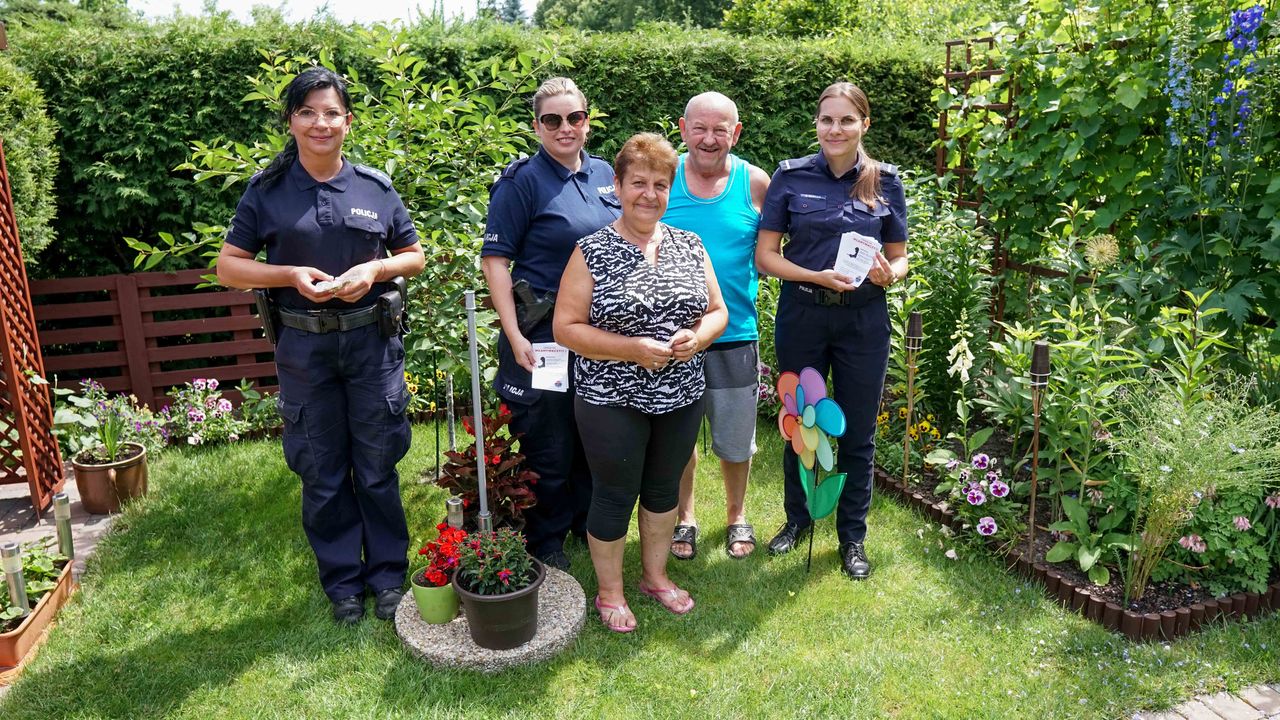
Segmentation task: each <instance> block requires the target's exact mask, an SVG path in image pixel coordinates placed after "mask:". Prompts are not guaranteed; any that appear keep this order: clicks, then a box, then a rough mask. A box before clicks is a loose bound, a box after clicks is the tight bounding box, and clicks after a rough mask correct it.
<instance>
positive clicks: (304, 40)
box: [11, 17, 352, 277]
mask: <svg viewBox="0 0 1280 720" xmlns="http://www.w3.org/2000/svg"><path fill="white" fill-rule="evenodd" d="M345 32H346V30H345V29H344V28H342V27H340V26H337V25H332V24H304V25H298V26H286V25H262V26H253V27H245V26H242V25H239V24H237V23H235V22H232V21H229V20H226V19H223V18H217V17H213V18H190V17H184V18H182V19H181V20H175V21H166V22H161V23H157V24H154V25H136V26H129V27H125V28H121V29H106V28H102V27H100V26H97V25H91V24H65V23H55V22H41V23H35V24H31V25H25V26H24V25H19V26H17V27H15V28H14V29H13V32H12V33H11V37H12V38H13V46H12V48H13V52H14V57H15V59H16V60H17V61H18V62H19V63H20V64H21V65H22V67H24V68H25V69H26V70H27V71H29V72H30V73H31V74H32V75H33V76H34V77H35V79H36V81H37V83H38V84H39V86H40V88H41V89H42V90H43V91H44V93H45V97H46V98H47V101H48V107H49V112H50V115H51V116H52V117H53V119H54V120H55V121H56V122H57V125H58V127H59V128H60V129H61V131H60V133H59V136H58V141H59V143H58V144H59V150H60V154H61V156H62V165H61V169H60V172H59V173H58V175H57V180H56V185H55V187H56V193H57V195H56V197H57V210H58V221H57V223H56V225H55V227H56V229H57V234H58V236H59V237H62V238H64V239H65V242H64V243H62V244H61V245H60V246H59V248H58V249H59V252H57V253H51V254H50V256H49V257H48V258H47V259H46V262H44V263H42V264H41V266H40V269H39V274H41V275H43V276H46V277H49V276H59V275H90V274H100V273H110V272H120V271H123V270H125V269H127V268H129V267H130V266H131V264H132V259H133V257H132V254H131V253H130V252H129V251H128V249H127V248H126V247H125V245H124V244H123V243H122V242H121V238H122V237H125V236H137V237H153V236H155V234H156V233H157V232H159V231H163V230H168V231H175V232H176V231H182V230H186V229H189V228H190V227H191V226H192V224H193V223H194V222H195V221H197V220H208V219H213V220H215V221H218V222H220V221H222V220H224V219H225V218H226V216H227V214H228V213H229V211H230V209H231V208H233V207H234V203H235V201H236V199H237V197H238V195H237V193H236V192H234V191H229V190H225V189H223V188H219V187H217V186H214V185H193V184H192V183H191V181H190V178H189V177H188V176H186V175H184V174H177V173H174V172H173V168H174V167H175V166H176V165H178V164H179V163H181V162H183V161H184V160H186V159H187V157H188V154H189V152H190V144H191V141H192V140H193V139H196V138H199V139H207V140H213V139H217V138H222V139H227V140H234V141H238V142H252V141H253V140H254V139H256V137H257V136H258V135H259V129H260V128H261V127H262V126H263V125H264V124H265V123H266V122H267V121H268V120H269V117H268V114H267V113H266V112H265V109H264V108H262V107H261V106H257V105H247V104H245V103H242V102H240V101H241V98H243V97H244V77H245V75H248V74H251V73H253V72H254V69H255V68H256V67H257V64H258V63H259V62H261V61H262V57H261V55H259V52H258V50H259V48H277V47H284V48H297V49H299V50H302V51H308V50H314V51H318V50H319V48H321V47H324V46H332V45H337V46H338V47H340V48H341V47H351V46H352V43H351V42H350V41H346V42H343V41H342V38H343V37H344V35H345ZM339 54H340V53H339Z"/></svg>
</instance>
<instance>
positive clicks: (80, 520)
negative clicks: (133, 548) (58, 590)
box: [0, 465, 115, 582]
mask: <svg viewBox="0 0 1280 720" xmlns="http://www.w3.org/2000/svg"><path fill="white" fill-rule="evenodd" d="M66 476H67V480H66V482H65V483H64V484H63V486H62V490H63V492H65V493H67V497H68V498H69V499H70V500H71V536H72V537H73V538H74V539H75V548H76V560H75V563H74V564H73V565H72V570H71V572H72V574H73V575H74V576H75V579H76V581H77V582H78V581H79V580H80V576H81V574H83V573H84V561H85V558H87V557H89V555H91V554H92V553H93V550H94V548H95V547H97V545H98V540H99V539H101V538H102V536H103V535H105V534H106V532H107V530H109V529H110V528H111V522H112V520H114V519H115V517H114V516H112V515H91V514H89V513H87V512H85V509H84V505H82V504H81V503H80V491H79V489H77V488H76V482H75V477H74V471H73V470H72V469H71V466H70V465H68V466H67V469H66ZM57 535H58V527H57V524H56V523H55V522H54V519H53V507H52V506H50V507H49V509H48V510H45V511H44V513H43V514H41V515H40V516H37V515H36V511H35V509H34V508H33V507H31V494H30V488H28V487H27V485H26V484H25V483H15V484H12V485H0V542H10V541H12V542H17V543H18V544H19V545H21V544H22V543H27V542H31V541H32V540H40V539H43V538H47V537H54V538H56V537H57Z"/></svg>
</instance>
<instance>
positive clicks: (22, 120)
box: [0, 54, 58, 265]
mask: <svg viewBox="0 0 1280 720" xmlns="http://www.w3.org/2000/svg"><path fill="white" fill-rule="evenodd" d="M56 130H57V126H56V125H54V123H53V121H52V120H50V119H49V116H48V115H46V114H45V102H44V96H43V95H42V94H41V92H40V89H39V88H38V87H36V83H35V81H34V80H33V79H32V78H31V77H30V76H29V75H28V74H27V73H25V72H23V71H22V70H21V69H20V68H18V67H17V66H15V65H14V64H13V61H12V59H10V58H9V57H8V56H7V55H3V54H0V139H2V140H4V154H5V161H6V163H7V165H8V168H9V182H10V185H11V188H10V189H11V192H12V194H13V206H14V207H13V209H14V215H15V216H17V220H18V237H19V239H20V240H21V242H22V255H23V258H24V259H25V261H26V262H27V264H28V265H31V264H33V263H34V262H36V258H37V256H38V255H39V254H40V251H41V250H43V249H44V248H45V247H46V246H48V245H49V243H51V242H53V239H54V229H53V226H52V221H53V217H54V198H53V177H54V174H55V173H56V172H57V170H58V150H57V148H56V144H55V135H56Z"/></svg>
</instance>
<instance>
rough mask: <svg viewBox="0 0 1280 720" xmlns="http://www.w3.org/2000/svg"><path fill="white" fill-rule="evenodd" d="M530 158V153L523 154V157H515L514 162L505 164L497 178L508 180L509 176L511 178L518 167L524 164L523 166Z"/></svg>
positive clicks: (518, 169)
mask: <svg viewBox="0 0 1280 720" xmlns="http://www.w3.org/2000/svg"><path fill="white" fill-rule="evenodd" d="M532 159H533V158H532V156H530V155H525V156H524V157H522V158H517V159H516V160H515V161H514V162H512V163H511V164H510V165H508V166H506V167H505V168H503V170H502V175H500V176H498V179H499V180H510V179H511V178H513V177H515V176H516V173H518V172H520V168H522V167H524V166H525V164H526V163H528V162H529V161H530V160H532Z"/></svg>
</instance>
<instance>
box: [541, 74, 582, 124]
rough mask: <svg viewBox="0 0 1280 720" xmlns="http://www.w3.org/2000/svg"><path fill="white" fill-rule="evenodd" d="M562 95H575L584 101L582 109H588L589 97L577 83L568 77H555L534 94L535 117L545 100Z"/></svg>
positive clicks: (549, 79)
mask: <svg viewBox="0 0 1280 720" xmlns="http://www.w3.org/2000/svg"><path fill="white" fill-rule="evenodd" d="M560 95H573V96H574V97H576V98H578V99H579V100H581V101H582V109H583V110H586V109H587V96H586V95H583V94H582V91H581V90H579V89H578V86H577V84H576V83H574V82H573V81H572V80H570V79H569V78H567V77H553V78H548V79H547V80H546V82H544V83H542V84H541V85H539V86H538V90H537V92H535V93H534V94H533V116H534V117H537V116H538V114H539V111H541V110H542V102H543V101H544V100H546V99H547V98H553V97H558V96H560Z"/></svg>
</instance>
